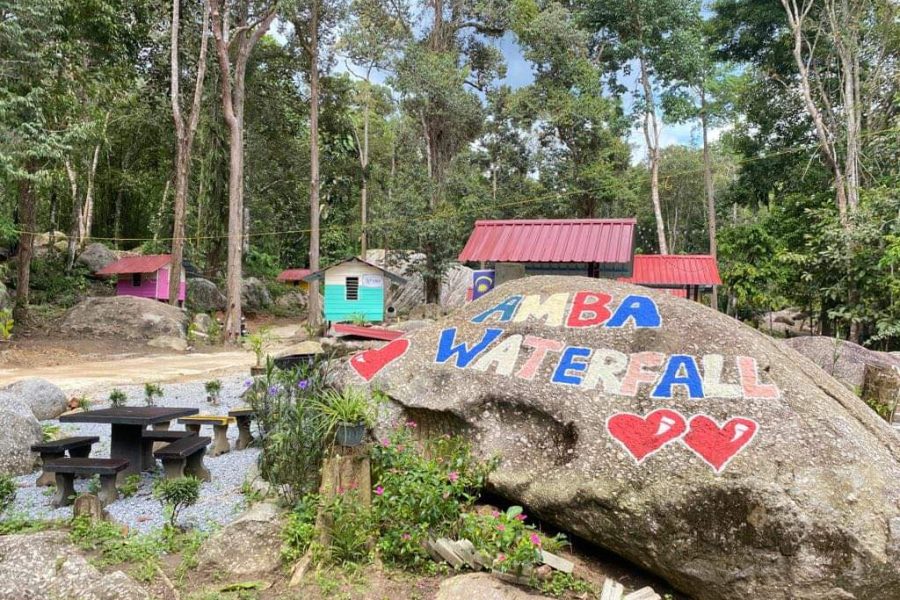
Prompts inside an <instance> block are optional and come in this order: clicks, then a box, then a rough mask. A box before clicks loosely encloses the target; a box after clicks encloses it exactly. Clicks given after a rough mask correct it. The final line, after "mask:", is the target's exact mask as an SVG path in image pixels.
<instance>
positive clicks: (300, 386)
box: [297, 379, 309, 390]
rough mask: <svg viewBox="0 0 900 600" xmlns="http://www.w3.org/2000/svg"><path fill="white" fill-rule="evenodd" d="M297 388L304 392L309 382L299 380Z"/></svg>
mask: <svg viewBox="0 0 900 600" xmlns="http://www.w3.org/2000/svg"><path fill="white" fill-rule="evenodd" d="M297 387H298V388H300V389H301V390H305V389H306V388H308V387H309V380H308V379H301V380H300V381H298V382H297Z"/></svg>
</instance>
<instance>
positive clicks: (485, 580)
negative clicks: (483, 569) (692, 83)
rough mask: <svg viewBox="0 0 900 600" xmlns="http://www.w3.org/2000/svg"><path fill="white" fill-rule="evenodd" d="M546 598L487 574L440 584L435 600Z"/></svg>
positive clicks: (456, 578)
mask: <svg viewBox="0 0 900 600" xmlns="http://www.w3.org/2000/svg"><path fill="white" fill-rule="evenodd" d="M538 598H547V596H542V595H540V594H537V593H531V592H528V591H526V590H524V589H522V588H520V587H518V586H515V585H511V584H509V583H504V582H503V581H500V580H499V579H497V578H496V577H494V576H493V575H488V574H487V573H469V574H467V575H457V576H456V577H451V578H450V579H445V580H444V581H442V582H441V587H440V588H438V592H437V596H435V600H461V599H465V600H537V599H538Z"/></svg>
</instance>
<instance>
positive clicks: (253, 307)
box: [241, 277, 272, 313]
mask: <svg viewBox="0 0 900 600" xmlns="http://www.w3.org/2000/svg"><path fill="white" fill-rule="evenodd" d="M270 306H272V296H271V294H269V290H268V288H266V286H265V285H264V284H263V282H262V281H260V280H259V279H257V278H256V277H248V278H247V279H245V280H244V281H243V282H242V283H241V308H242V309H243V310H245V311H246V312H249V313H254V312H259V311H262V310H265V309H267V308H269V307H270Z"/></svg>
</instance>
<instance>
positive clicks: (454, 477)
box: [447, 471, 459, 483]
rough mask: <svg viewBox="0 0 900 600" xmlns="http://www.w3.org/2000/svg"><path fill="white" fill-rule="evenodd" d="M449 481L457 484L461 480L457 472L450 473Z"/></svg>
mask: <svg viewBox="0 0 900 600" xmlns="http://www.w3.org/2000/svg"><path fill="white" fill-rule="evenodd" d="M447 479H449V480H450V481H451V482H452V483H456V480H457V479H459V473H457V472H456V471H450V474H449V475H447Z"/></svg>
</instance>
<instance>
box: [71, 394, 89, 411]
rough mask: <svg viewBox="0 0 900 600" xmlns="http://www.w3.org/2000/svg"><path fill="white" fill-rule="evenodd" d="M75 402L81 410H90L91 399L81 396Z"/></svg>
mask: <svg viewBox="0 0 900 600" xmlns="http://www.w3.org/2000/svg"><path fill="white" fill-rule="evenodd" d="M75 400H76V402H77V405H78V408H80V409H82V410H90V409H91V404H92V402H91V399H90V398H88V397H87V396H86V395H84V394H82V395H81V396H79V397H78V398H76V399H75Z"/></svg>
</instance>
